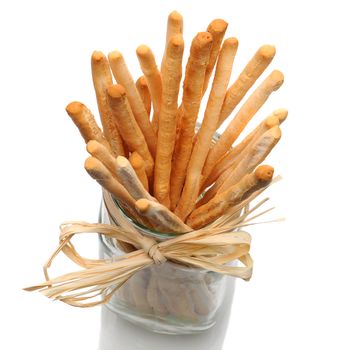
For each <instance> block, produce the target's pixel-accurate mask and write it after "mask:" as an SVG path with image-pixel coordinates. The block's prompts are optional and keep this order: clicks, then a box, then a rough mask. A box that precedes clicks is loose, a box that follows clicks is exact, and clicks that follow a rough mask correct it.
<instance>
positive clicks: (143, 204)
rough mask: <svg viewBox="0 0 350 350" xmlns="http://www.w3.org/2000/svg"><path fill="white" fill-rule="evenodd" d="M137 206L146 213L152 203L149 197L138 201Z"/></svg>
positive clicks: (141, 211)
mask: <svg viewBox="0 0 350 350" xmlns="http://www.w3.org/2000/svg"><path fill="white" fill-rule="evenodd" d="M135 207H136V209H137V210H138V211H139V212H140V213H145V212H146V211H147V210H148V209H149V207H150V203H149V201H148V200H147V199H144V198H142V199H139V200H138V201H136V203H135Z"/></svg>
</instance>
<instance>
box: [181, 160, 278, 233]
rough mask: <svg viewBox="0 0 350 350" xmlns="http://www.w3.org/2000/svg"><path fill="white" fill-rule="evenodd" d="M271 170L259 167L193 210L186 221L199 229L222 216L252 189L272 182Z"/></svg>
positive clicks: (270, 168)
mask: <svg viewBox="0 0 350 350" xmlns="http://www.w3.org/2000/svg"><path fill="white" fill-rule="evenodd" d="M272 177H273V168H272V167H270V166H260V167H258V168H257V169H256V170H255V172H254V173H251V174H248V175H245V176H244V177H243V178H242V179H241V180H240V181H239V182H238V183H237V184H235V185H233V186H231V187H229V188H228V189H227V190H226V191H224V192H222V193H220V194H218V195H216V196H215V197H214V198H213V199H212V200H211V201H209V202H208V203H206V204H205V205H203V206H201V207H199V208H198V209H196V210H194V211H193V212H192V214H191V215H190V216H189V218H188V219H187V221H186V222H187V224H188V225H189V226H191V227H192V228H193V229H198V228H201V227H203V226H205V225H207V224H209V223H211V222H213V221H214V220H216V219H218V218H219V217H220V216H222V215H223V214H224V213H225V212H226V211H227V210H228V209H229V208H232V207H233V206H235V205H237V204H238V203H239V202H240V201H241V200H242V198H243V196H244V194H245V193H247V192H248V191H251V190H252V189H254V190H258V189H259V188H261V187H263V186H266V185H267V183H269V182H270V181H271V180H272Z"/></svg>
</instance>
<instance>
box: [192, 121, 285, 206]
mask: <svg viewBox="0 0 350 350" xmlns="http://www.w3.org/2000/svg"><path fill="white" fill-rule="evenodd" d="M280 138H281V129H280V128H279V126H277V125H276V126H274V127H273V128H271V129H268V130H267V131H266V132H265V133H263V134H262V135H261V136H260V137H259V138H258V139H257V140H256V142H254V144H252V145H249V146H248V147H246V148H245V149H244V150H243V151H242V153H243V155H242V158H239V161H238V164H235V163H234V164H233V165H232V166H231V167H230V168H228V169H227V170H226V171H224V172H223V173H222V174H221V175H220V176H219V178H218V179H217V181H216V182H215V183H214V185H213V186H212V187H210V188H209V190H208V191H207V192H206V193H205V195H204V196H203V198H202V199H201V200H200V201H199V202H198V203H197V207H200V206H201V205H203V204H205V203H207V202H208V201H209V200H210V199H211V198H213V197H214V196H215V195H216V194H217V193H220V192H222V191H224V190H225V189H227V188H228V187H229V186H231V185H233V184H235V183H237V182H238V181H239V180H240V179H241V178H242V177H243V176H244V175H246V174H247V173H249V172H251V171H253V170H254V169H255V167H256V166H258V165H259V164H260V163H262V162H263V161H264V160H265V158H266V157H267V156H268V154H269V153H270V152H271V150H272V149H273V148H274V147H275V145H276V144H277V143H278V141H279V140H280Z"/></svg>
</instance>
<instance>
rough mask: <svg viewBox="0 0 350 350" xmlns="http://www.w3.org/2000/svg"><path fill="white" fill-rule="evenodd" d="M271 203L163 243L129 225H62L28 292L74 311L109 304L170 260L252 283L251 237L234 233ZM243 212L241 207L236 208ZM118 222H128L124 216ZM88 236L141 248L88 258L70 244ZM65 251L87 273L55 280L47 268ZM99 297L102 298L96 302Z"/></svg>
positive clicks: (69, 275) (238, 232)
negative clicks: (138, 276) (132, 281)
mask: <svg viewBox="0 0 350 350" xmlns="http://www.w3.org/2000/svg"><path fill="white" fill-rule="evenodd" d="M250 199H251V198H250ZM266 200H267V199H265V200H263V201H261V202H260V203H259V204H258V205H256V206H255V207H254V208H252V209H251V210H248V209H246V210H245V211H244V213H243V214H242V215H241V216H239V217H237V216H234V215H233V214H234V213H231V218H230V217H229V216H228V217H226V218H223V219H222V220H221V222H219V223H217V222H216V223H214V224H212V225H210V226H207V227H205V228H202V229H199V230H195V231H192V232H189V233H186V234H183V235H179V236H177V237H175V238H172V239H169V240H167V241H164V242H160V243H158V242H156V241H155V240H154V239H152V238H149V237H145V236H143V235H141V234H140V233H139V232H138V231H137V230H135V229H132V228H131V227H130V226H129V227H128V229H125V228H123V227H119V226H114V225H106V224H89V223H86V222H66V223H64V224H62V225H61V226H60V230H61V232H60V240H59V242H60V244H59V246H58V248H57V249H56V250H55V251H54V253H53V254H52V255H51V257H50V259H49V260H48V262H47V263H46V264H45V266H44V274H45V278H46V281H45V282H43V283H40V284H38V285H35V286H32V287H28V288H25V290H27V291H35V290H38V291H40V292H41V293H42V294H44V295H45V296H47V297H49V298H52V299H56V300H60V301H62V302H64V303H67V304H70V305H73V306H78V307H90V306H94V305H98V304H103V303H106V302H108V301H109V300H110V298H111V297H112V296H113V294H114V292H115V291H116V290H117V289H118V288H120V287H121V286H122V285H123V284H124V283H125V282H126V281H127V280H128V279H129V278H130V277H132V276H133V275H134V274H135V273H137V272H138V271H140V270H142V269H144V268H147V267H148V266H150V265H152V264H161V263H164V262H165V261H166V260H169V261H171V262H174V263H178V264H182V265H185V266H191V267H197V268H201V269H206V270H209V271H213V272H217V273H220V274H226V275H230V276H234V277H239V278H242V279H244V280H249V279H250V277H251V275H252V270H253V260H252V258H251V257H250V255H249V250H250V243H251V236H250V235H249V234H248V233H246V232H244V231H235V230H238V229H239V228H242V227H244V226H248V225H251V224H252V223H251V221H252V220H253V219H255V218H256V217H258V216H260V215H263V214H265V213H266V212H267V211H269V210H271V209H272V208H271V209H268V210H266V211H264V212H262V213H260V214H258V215H255V216H254V217H250V218H248V216H249V215H250V214H251V213H252V212H253V211H255V210H256V209H257V208H259V207H260V206H261V205H262V204H263V203H264V202H265V201H266ZM243 204H244V203H243ZM245 204H247V203H245ZM242 207H243V205H242ZM240 209H242V208H237V210H240ZM114 215H118V213H114ZM119 220H121V221H122V220H123V217H122V216H121V215H120V214H119V217H118V221H119ZM125 225H127V224H126V223H125ZM125 225H122V226H124V227H125ZM87 233H99V234H100V235H102V236H104V237H109V238H113V239H116V240H118V241H119V242H124V243H128V244H131V245H133V246H134V247H136V248H139V249H138V250H136V251H133V252H131V253H128V254H125V255H123V256H121V257H117V258H115V257H114V258H113V259H99V260H92V259H88V258H84V257H82V256H81V255H80V254H79V253H78V251H77V250H76V249H75V246H74V245H73V243H72V242H71V240H72V238H73V237H74V236H75V235H81V234H87ZM60 252H63V253H64V254H65V255H66V256H67V257H68V258H69V259H70V260H72V261H73V262H74V263H76V264H77V265H79V266H80V267H82V268H83V270H80V271H76V272H72V273H68V274H65V275H62V276H59V277H56V278H50V276H49V274H48V269H49V267H50V266H51V264H52V262H53V260H54V259H55V258H56V256H57V255H58V254H59V253H60ZM234 260H239V261H240V262H241V266H230V265H229V264H228V263H229V262H232V261H234ZM100 296H101V298H100V299H98V300H96V298H99V297H100Z"/></svg>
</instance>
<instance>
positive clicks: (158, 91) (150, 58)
mask: <svg viewBox="0 0 350 350" xmlns="http://www.w3.org/2000/svg"><path fill="white" fill-rule="evenodd" d="M136 54H137V57H138V59H139V62H140V66H141V70H142V72H143V74H144V76H145V79H146V81H147V85H148V88H149V91H150V94H151V99H152V103H153V110H154V113H153V118H152V127H153V130H154V131H155V133H156V134H157V133H158V127H159V112H160V105H161V100H162V79H161V76H160V72H159V69H158V67H157V64H156V60H155V58H154V55H153V52H152V51H151V49H150V48H149V47H148V46H146V45H141V46H139V47H138V48H137V50H136Z"/></svg>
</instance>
